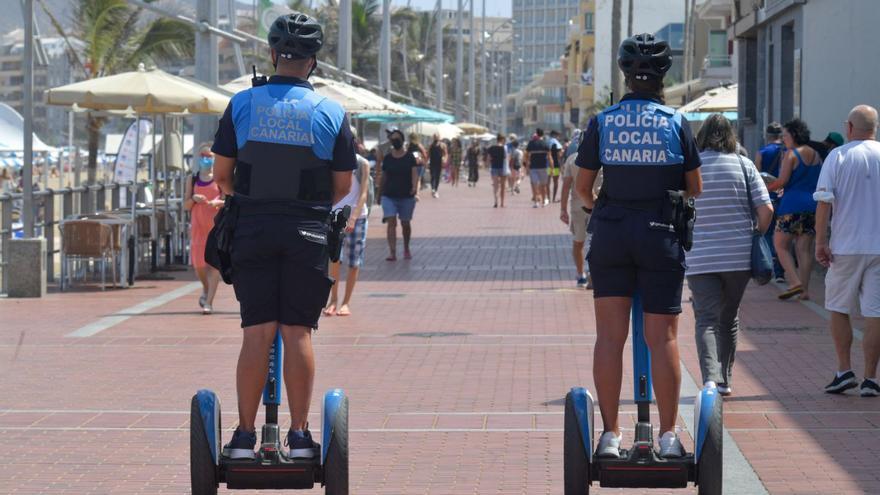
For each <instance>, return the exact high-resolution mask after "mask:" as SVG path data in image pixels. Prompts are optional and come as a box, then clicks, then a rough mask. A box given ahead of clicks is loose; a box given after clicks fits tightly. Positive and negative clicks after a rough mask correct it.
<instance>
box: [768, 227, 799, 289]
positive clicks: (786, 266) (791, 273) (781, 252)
mask: <svg viewBox="0 0 880 495" xmlns="http://www.w3.org/2000/svg"><path fill="white" fill-rule="evenodd" d="M792 237H793V236H792V235H791V234H785V233H782V232H779V231H776V233H774V234H773V245H774V246H776V257H777V258H779V264H780V265H782V269H783V270H785V280H786V281H787V282H788V287H789V288H791V287H797V286H798V285H802V282H801V279H800V277H798V271H797V267H795V265H794V258H792V256H791V251H790V250H789V249H790V248H791V241H792Z"/></svg>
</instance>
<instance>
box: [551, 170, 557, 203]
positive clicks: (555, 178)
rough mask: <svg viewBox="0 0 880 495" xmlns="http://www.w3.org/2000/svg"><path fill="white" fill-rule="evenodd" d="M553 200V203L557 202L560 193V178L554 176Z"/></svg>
mask: <svg viewBox="0 0 880 495" xmlns="http://www.w3.org/2000/svg"><path fill="white" fill-rule="evenodd" d="M552 180H553V199H552V201H553V202H554V203H555V202H556V193H557V192H558V191H559V176H556V175H554V176H553V179H552Z"/></svg>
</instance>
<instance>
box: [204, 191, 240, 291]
mask: <svg viewBox="0 0 880 495" xmlns="http://www.w3.org/2000/svg"><path fill="white" fill-rule="evenodd" d="M238 213H239V210H238V205H237V204H236V202H235V197H234V196H226V202H225V203H224V205H223V208H221V209H220V211H218V212H217V215H216V216H215V217H214V227H213V228H212V229H211V232H210V233H209V234H208V239H207V242H206V244H205V262H206V263H208V264H209V265H211V266H213V267H214V268H216V269H217V270H218V271H219V272H220V276H221V277H222V278H223V282H225V283H227V284H231V283H232V239H233V238H234V236H235V225H236V224H237V223H238Z"/></svg>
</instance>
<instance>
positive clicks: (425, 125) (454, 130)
mask: <svg viewBox="0 0 880 495" xmlns="http://www.w3.org/2000/svg"><path fill="white" fill-rule="evenodd" d="M401 130H402V131H403V132H404V133H405V134H409V133H410V132H415V133H416V134H418V135H419V136H433V135H434V134H438V135H439V136H440V139H453V138H457V137H459V136H461V135H462V131H461V129H459V128H458V126H455V125H453V124H450V123H447V122H440V123H434V122H417V123H414V124H409V125H406V126H404V127H403V129H401Z"/></svg>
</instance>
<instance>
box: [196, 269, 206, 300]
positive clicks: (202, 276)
mask: <svg viewBox="0 0 880 495" xmlns="http://www.w3.org/2000/svg"><path fill="white" fill-rule="evenodd" d="M207 272H208V267H206V266H198V267H196V276H197V277H199V282H201V283H202V295H206V294H207V293H208V273H207Z"/></svg>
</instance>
